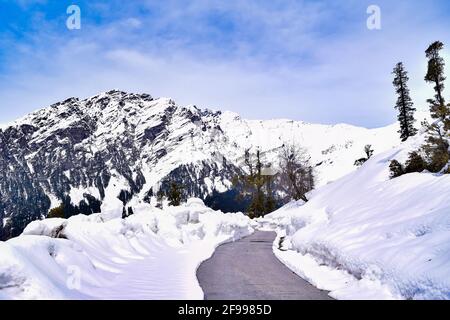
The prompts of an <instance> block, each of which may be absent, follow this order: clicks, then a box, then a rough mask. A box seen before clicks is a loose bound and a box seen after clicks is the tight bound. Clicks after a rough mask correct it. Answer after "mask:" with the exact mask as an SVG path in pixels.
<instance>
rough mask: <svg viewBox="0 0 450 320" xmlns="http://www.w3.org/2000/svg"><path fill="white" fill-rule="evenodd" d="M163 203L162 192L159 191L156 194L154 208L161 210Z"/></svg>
mask: <svg viewBox="0 0 450 320" xmlns="http://www.w3.org/2000/svg"><path fill="white" fill-rule="evenodd" d="M163 202H164V191H162V190H161V189H160V190H159V191H158V192H157V193H156V207H157V208H159V209H162V208H163Z"/></svg>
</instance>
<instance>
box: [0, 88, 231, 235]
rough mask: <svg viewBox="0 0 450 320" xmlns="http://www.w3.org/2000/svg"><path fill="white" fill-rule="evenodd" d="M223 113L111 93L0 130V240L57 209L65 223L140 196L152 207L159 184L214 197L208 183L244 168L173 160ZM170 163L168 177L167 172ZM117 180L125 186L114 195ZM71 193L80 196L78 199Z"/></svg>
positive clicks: (186, 194)
mask: <svg viewBox="0 0 450 320" xmlns="http://www.w3.org/2000/svg"><path fill="white" fill-rule="evenodd" d="M219 114H220V113H212V112H205V111H201V110H198V109H196V108H195V107H194V108H190V109H186V108H182V107H179V106H177V105H175V103H174V102H173V101H172V100H161V99H158V100H154V99H153V98H152V97H151V96H150V95H147V94H142V95H139V94H129V93H125V92H121V91H117V90H113V91H110V92H107V93H105V94H101V95H98V96H95V97H92V98H89V99H85V100H79V99H77V98H70V99H67V100H65V101H63V102H60V103H56V104H54V105H52V106H50V107H49V108H46V109H42V110H40V111H37V112H35V113H32V114H30V115H29V116H27V117H26V118H25V119H23V120H20V122H19V123H17V124H13V125H11V126H10V127H7V128H6V129H4V130H3V131H2V130H0V238H1V239H3V240H5V239H7V238H10V237H14V236H17V235H19V234H20V233H21V232H22V230H23V228H24V227H25V226H26V225H27V224H28V223H29V222H31V221H33V220H36V219H41V218H43V217H45V216H46V215H47V214H48V211H49V209H50V208H51V207H52V206H53V207H54V206H56V205H62V206H63V208H64V214H65V216H66V217H68V216H71V215H74V214H79V213H83V214H91V213H94V212H99V211H100V207H101V205H102V203H103V202H104V201H110V199H111V197H116V198H119V199H120V200H121V201H122V202H123V203H124V205H126V204H127V203H129V202H130V201H131V200H132V199H133V198H136V197H138V198H139V199H141V200H149V197H151V196H153V195H154V193H155V192H156V191H155V190H153V187H154V184H155V183H160V186H161V187H160V188H161V189H162V190H167V189H168V187H169V182H170V181H177V182H179V183H180V184H182V185H183V195H184V197H185V198H186V197H191V196H196V197H201V198H204V197H206V196H207V195H208V194H210V193H211V192H212V190H211V185H207V182H206V181H207V180H208V179H209V180H208V181H214V180H216V179H218V180H219V181H222V182H226V181H227V180H231V179H232V177H233V176H234V175H235V174H236V173H237V172H238V171H239V169H238V168H237V167H235V166H233V165H229V164H227V162H226V161H224V165H222V164H219V163H216V162H214V161H213V160H208V161H207V160H202V161H195V162H192V163H190V162H189V161H185V160H183V161H181V162H180V163H179V164H177V162H176V161H173V154H176V152H177V151H176V150H178V149H179V148H180V146H183V148H187V147H192V146H194V145H195V144H196V142H195V141H196V139H197V137H199V136H201V135H204V134H207V133H208V132H206V133H205V131H208V127H209V128H211V127H212V126H211V125H207V124H206V123H205V122H207V121H209V122H211V121H214V117H216V116H218V115H219ZM205 118H208V120H207V121H206V120H204V119H205ZM211 119H212V120H211ZM188 127H189V128H190V129H189V130H188V129H187V128H188ZM204 141H206V139H203V140H201V139H200V140H199V142H197V144H198V145H201V144H204V143H205V142H204ZM192 148H193V147H192ZM174 150H175V151H174ZM170 157H172V158H170ZM179 157H180V158H181V159H183V157H189V154H183V153H182V152H180V155H179ZM211 159H213V158H211ZM166 164H167V166H169V167H170V168H171V169H170V170H163V169H164V168H165V166H166ZM158 170H159V171H158ZM147 176H151V177H152V179H153V180H152V181H147V179H146V177H147ZM154 176H156V177H157V178H154ZM155 179H156V180H155ZM118 181H120V183H122V184H124V185H123V186H122V185H121V186H117V187H120V188H119V189H120V190H121V191H119V192H116V193H114V194H112V191H111V190H116V189H115V188H113V187H115V184H117V183H119V182H118ZM147 183H148V185H146V184H147ZM208 183H209V184H211V182H208ZM108 188H109V189H108ZM74 189H76V190H81V191H79V192H78V195H77V196H76V197H75V196H73V194H72V193H73V190H74ZM108 190H110V191H108ZM80 192H81V195H80Z"/></svg>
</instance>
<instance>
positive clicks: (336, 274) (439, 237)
mask: <svg viewBox="0 0 450 320" xmlns="http://www.w3.org/2000/svg"><path fill="white" fill-rule="evenodd" d="M423 140H424V135H423V134H422V135H419V136H417V137H415V138H411V139H409V140H408V142H407V143H404V144H402V145H401V146H399V147H396V148H394V149H392V150H389V151H386V152H383V153H381V154H379V155H377V156H375V157H373V158H372V159H371V160H369V161H368V162H367V163H366V164H365V165H364V166H363V167H362V168H360V169H359V170H357V171H355V172H353V173H351V174H349V175H347V176H345V177H343V178H341V179H339V180H338V181H336V182H334V183H332V184H329V185H327V186H324V187H322V188H320V189H318V190H316V191H314V192H313V195H312V199H311V200H310V201H309V202H308V203H306V204H305V205H301V203H297V204H296V203H291V204H289V205H287V206H286V207H283V208H281V209H279V210H278V211H276V212H274V213H272V214H271V215H269V216H268V217H267V219H265V220H264V221H263V222H264V224H265V225H266V226H270V225H271V226H274V227H278V231H279V240H280V241H281V242H282V243H281V245H279V244H278V243H277V244H275V246H274V252H275V254H276V255H277V256H278V257H279V258H280V260H281V261H282V262H284V263H285V264H286V265H287V266H288V267H290V268H291V269H293V270H294V271H295V272H297V273H298V274H299V275H301V276H302V277H304V278H305V279H308V280H309V281H310V282H312V283H313V284H315V285H317V286H318V287H319V288H322V289H326V290H331V291H332V293H331V295H332V296H333V297H336V298H340V299H365V298H367V299H372V298H383V299H386V298H387V299H450V215H449V212H450V202H449V201H448V199H449V197H450V176H449V175H441V176H439V175H434V174H431V173H413V174H407V175H404V176H401V177H399V178H396V179H393V180H390V179H389V163H390V161H391V160H393V159H397V160H400V161H402V162H404V161H405V160H406V158H407V155H408V153H409V152H411V151H412V150H416V149H417V148H418V147H419V146H420V145H422V143H423ZM282 237H285V238H282Z"/></svg>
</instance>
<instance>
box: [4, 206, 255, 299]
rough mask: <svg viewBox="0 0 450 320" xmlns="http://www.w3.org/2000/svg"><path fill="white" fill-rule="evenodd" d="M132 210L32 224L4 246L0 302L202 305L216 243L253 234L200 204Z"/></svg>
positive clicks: (246, 223) (246, 225)
mask: <svg viewBox="0 0 450 320" xmlns="http://www.w3.org/2000/svg"><path fill="white" fill-rule="evenodd" d="M120 208H122V204H120ZM134 210H135V214H134V215H131V216H129V217H128V218H126V219H121V218H112V217H111V215H110V214H109V213H99V214H93V215H90V216H84V215H77V216H73V217H71V218H69V219H67V220H66V219H45V220H41V221H34V222H32V223H31V224H29V225H28V226H27V228H26V229H25V231H24V233H23V234H22V235H21V236H19V237H17V238H14V239H11V240H9V241H6V242H0V298H2V299H202V298H203V292H202V290H201V288H200V286H199V285H198V282H197V278H196V270H197V267H198V266H199V265H200V263H201V262H202V261H204V260H205V259H208V258H209V257H210V256H211V255H212V253H213V251H214V249H215V247H216V246H218V245H219V244H221V243H224V242H227V241H234V240H237V239H239V238H241V237H243V236H246V235H249V234H250V233H252V232H253V229H252V227H251V226H250V219H248V218H247V217H246V216H244V215H243V214H241V213H235V214H223V213H221V212H217V211H213V210H211V209H209V208H207V207H205V205H204V204H203V202H202V201H201V200H199V199H190V200H189V201H188V202H187V203H186V204H185V205H183V206H180V207H168V208H165V209H164V211H162V210H159V209H156V208H153V207H151V206H150V205H148V204H140V205H138V206H136V207H135V208H134ZM55 237H58V238H55Z"/></svg>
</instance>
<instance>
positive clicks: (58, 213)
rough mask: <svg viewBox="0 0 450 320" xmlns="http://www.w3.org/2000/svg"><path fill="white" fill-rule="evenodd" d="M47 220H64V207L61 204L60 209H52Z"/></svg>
mask: <svg viewBox="0 0 450 320" xmlns="http://www.w3.org/2000/svg"><path fill="white" fill-rule="evenodd" d="M47 218H64V205H63V204H62V203H61V204H60V205H59V206H58V207H56V208H53V209H51V210H50V211H49V212H48V215H47Z"/></svg>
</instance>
